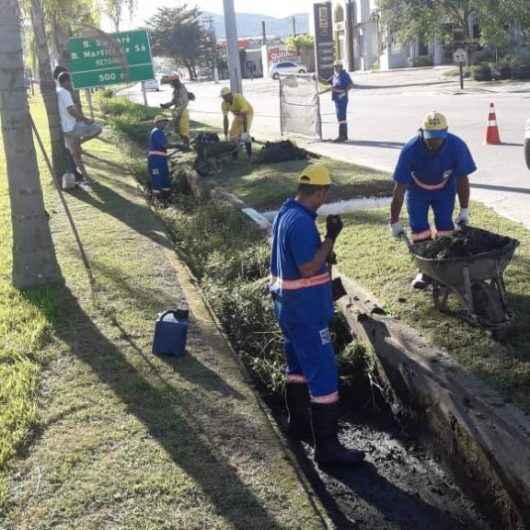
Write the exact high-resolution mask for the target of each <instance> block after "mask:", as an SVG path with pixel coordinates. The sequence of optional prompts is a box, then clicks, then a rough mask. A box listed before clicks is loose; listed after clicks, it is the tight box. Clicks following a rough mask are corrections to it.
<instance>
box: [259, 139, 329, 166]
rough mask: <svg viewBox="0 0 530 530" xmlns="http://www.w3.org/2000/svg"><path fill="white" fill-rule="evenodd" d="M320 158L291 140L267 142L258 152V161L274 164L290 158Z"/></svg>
mask: <svg viewBox="0 0 530 530" xmlns="http://www.w3.org/2000/svg"><path fill="white" fill-rule="evenodd" d="M312 157H313V158H319V157H318V156H316V155H313V154H311V153H309V152H307V151H306V150H305V149H302V148H301V147H298V146H297V145H296V144H294V143H293V142H291V141H290V140H282V141H280V142H267V143H266V144H265V145H264V146H263V147H262V148H261V151H260V152H259V153H258V156H257V159H256V163H258V164H274V163H276V162H287V161H289V160H308V159H309V158H312Z"/></svg>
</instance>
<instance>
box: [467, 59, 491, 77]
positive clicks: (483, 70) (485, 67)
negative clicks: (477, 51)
mask: <svg viewBox="0 0 530 530" xmlns="http://www.w3.org/2000/svg"><path fill="white" fill-rule="evenodd" d="M471 76H472V77H473V79H474V80H475V81H491V79H492V72H491V68H490V65H489V64H488V63H481V64H477V65H474V66H472V67H471Z"/></svg>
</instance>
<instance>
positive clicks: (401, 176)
mask: <svg viewBox="0 0 530 530" xmlns="http://www.w3.org/2000/svg"><path fill="white" fill-rule="evenodd" d="M476 169H477V167H476V165H475V162H474V161H473V157H472V156H471V153H470V152H469V149H468V147H467V145H466V144H465V142H464V141H463V140H461V139H460V138H459V137H458V136H455V135H454V134H450V133H449V132H448V125H447V119H446V118H445V116H444V115H443V114H440V113H439V112H436V111H434V112H430V113H429V114H427V116H426V117H425V119H424V121H423V125H422V128H421V129H420V130H419V134H418V135H417V136H416V137H414V138H413V139H412V140H410V142H408V143H407V145H405V147H404V148H403V150H402V151H401V154H400V157H399V161H398V163H397V166H396V169H395V171H394V181H395V187H394V193H393V197H392V204H391V207H390V227H391V231H392V234H393V235H394V237H398V238H399V237H400V236H401V235H402V234H403V232H404V229H403V226H402V225H401V223H400V222H399V216H400V213H401V209H402V206H403V202H404V199H405V195H406V201H407V210H408V214H409V223H410V228H411V232H412V241H413V242H414V243H418V242H421V241H427V240H429V239H432V238H433V237H436V236H448V235H451V234H452V233H453V230H454V229H455V224H454V223H453V212H454V209H455V199H456V196H457V195H458V199H459V202H460V213H459V214H458V216H457V218H456V223H457V224H458V225H460V224H468V223H469V195H470V190H469V178H468V175H470V174H471V173H473V172H474V171H476ZM431 208H432V211H433V213H434V224H435V227H436V230H435V231H433V230H432V229H431V227H430V225H429V219H428V216H429V209H431ZM430 283H431V279H430V278H429V277H427V276H425V275H423V274H421V273H420V274H418V275H417V276H416V278H415V280H414V281H413V282H412V286H413V287H414V288H417V289H425V288H426V287H427V286H428V285H429V284H430Z"/></svg>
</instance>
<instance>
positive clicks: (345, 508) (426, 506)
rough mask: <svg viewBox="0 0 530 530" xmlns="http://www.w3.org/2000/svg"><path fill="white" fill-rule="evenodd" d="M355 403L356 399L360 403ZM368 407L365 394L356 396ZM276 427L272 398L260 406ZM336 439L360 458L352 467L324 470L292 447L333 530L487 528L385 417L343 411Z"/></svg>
mask: <svg viewBox="0 0 530 530" xmlns="http://www.w3.org/2000/svg"><path fill="white" fill-rule="evenodd" d="M358 397H359V398H361V396H358ZM362 398H363V399H364V401H370V400H371V397H370V396H368V395H364V396H362ZM266 401H267V403H268V405H269V406H270V407H271V409H272V412H273V415H274V416H275V418H276V420H277V421H278V423H279V424H280V425H281V423H282V414H283V409H282V406H281V403H280V402H279V400H278V398H271V396H268V399H266ZM349 405H350V403H348V402H346V401H344V400H343V408H344V416H343V420H342V422H341V432H340V439H341V441H342V442H343V443H344V444H345V445H346V446H348V447H355V448H358V449H362V450H364V451H365V452H366V462H365V463H364V464H362V465H360V466H358V467H356V468H347V467H333V468H331V467H328V468H325V469H321V468H319V466H318V465H317V464H316V463H315V462H314V460H313V456H312V455H313V450H312V447H311V446H310V445H309V444H306V443H297V442H291V443H290V445H291V448H292V450H293V451H294V453H295V455H296V456H297V459H298V461H299V463H300V464H301V467H302V469H303V470H304V472H305V474H306V476H307V477H308V479H309V480H310V482H311V483H312V485H313V487H314V489H315V491H316V493H317V494H318V495H319V497H320V499H321V501H322V502H323V504H324V506H325V507H326V509H327V510H328V512H329V514H330V516H331V518H332V519H333V521H334V523H335V524H336V526H337V528H339V529H349V528H352V529H362V530H464V529H465V530H485V529H489V528H491V527H490V526H489V525H488V523H487V522H486V521H485V519H484V518H483V516H482V515H481V514H480V513H479V511H478V509H477V507H476V506H475V504H474V503H473V501H472V500H471V499H469V498H468V497H466V496H465V495H464V493H463V492H462V490H461V489H460V488H459V487H458V486H457V485H456V484H455V482H454V480H453V479H452V477H451V476H450V474H449V473H448V472H446V471H445V470H444V469H443V468H442V467H441V466H440V465H439V464H438V463H437V462H436V461H435V460H434V459H433V458H431V457H430V456H429V453H428V452H427V451H426V450H425V449H422V447H421V446H420V445H419V444H418V442H417V441H416V438H415V437H414V436H412V435H410V434H408V433H406V432H405V431H404V430H403V428H402V427H401V426H400V425H399V424H398V423H397V421H395V420H394V418H393V417H392V416H391V414H390V412H389V411H388V410H383V411H379V412H376V411H374V410H372V411H368V410H366V409H365V410H364V411H361V410H359V411H356V412H355V411H352V410H347V409H348V406H349Z"/></svg>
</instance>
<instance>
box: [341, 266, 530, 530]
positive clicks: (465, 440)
mask: <svg viewBox="0 0 530 530" xmlns="http://www.w3.org/2000/svg"><path fill="white" fill-rule="evenodd" d="M342 281H343V284H344V287H345V289H346V291H347V293H348V295H347V296H345V297H343V298H342V299H341V300H340V301H339V307H340V309H341V310H342V312H343V313H344V316H345V317H346V319H347V321H348V323H349V325H350V327H351V329H352V332H353V333H354V334H355V335H357V336H358V337H359V338H360V340H361V341H362V342H364V343H366V344H367V345H368V346H370V347H371V348H372V349H373V350H374V351H375V352H376V354H377V358H378V363H379V368H380V371H381V372H383V374H384V376H383V381H386V382H387V384H389V385H391V387H392V391H393V394H394V396H395V398H396V399H397V400H398V402H399V404H400V405H401V406H406V407H408V408H410V409H411V410H412V411H413V413H414V414H415V415H416V417H417V419H418V421H419V422H421V424H423V425H425V426H426V427H428V429H429V431H430V433H431V437H432V439H433V440H434V442H435V443H434V445H435V449H436V451H437V452H438V453H439V454H440V455H441V456H442V458H443V459H444V460H445V462H446V463H447V464H448V465H449V466H450V467H451V468H452V470H453V471H454V472H455V474H456V476H457V478H459V479H460V481H461V482H462V483H463V484H464V485H465V488H466V491H468V492H470V493H471V494H472V496H473V497H474V498H476V499H477V500H479V501H480V502H481V504H482V505H483V506H486V507H487V508H488V511H489V512H490V513H489V515H490V516H491V517H493V518H494V520H495V524H496V526H495V528H502V529H503V530H505V529H517V530H519V529H521V530H523V529H525V528H530V419H529V417H528V416H527V415H526V414H525V413H524V412H523V411H521V410H520V409H518V408H517V407H515V406H513V405H511V404H510V403H507V402H506V401H505V400H504V399H503V398H502V397H501V396H500V395H499V394H497V393H496V392H495V391H493V390H492V389H491V388H489V387H487V386H486V385H485V384H484V383H482V382H481V381H479V380H478V379H477V378H476V377H474V376H472V375H469V374H467V373H466V372H465V371H464V370H463V368H461V367H460V366H459V365H458V363H456V362H455V361H454V360H453V359H452V358H451V357H449V355H448V354H447V353H446V352H444V351H442V350H440V349H438V348H435V347H432V346H431V345H430V344H428V343H427V342H426V341H425V340H423V339H422V338H421V337H420V336H419V335H418V334H417V333H416V332H415V331H414V330H413V329H411V328H410V327H408V326H406V325H404V324H403V323H401V322H400V321H399V320H397V319H395V318H392V317H390V316H388V315H386V314H385V312H384V310H383V309H382V308H381V306H380V304H379V303H378V302H377V300H376V299H375V297H374V296H373V295H370V294H369V293H367V292H366V291H365V290H364V289H362V288H361V287H360V286H359V285H358V284H357V283H356V282H354V281H352V280H351V279H349V278H347V277H344V276H342Z"/></svg>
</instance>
